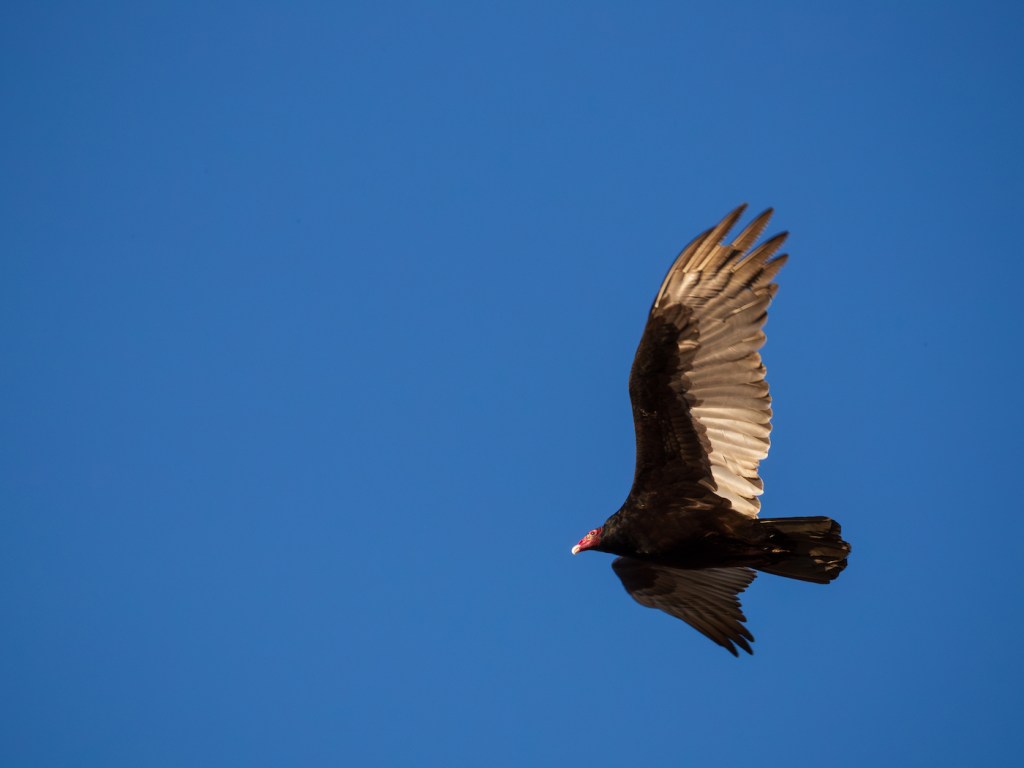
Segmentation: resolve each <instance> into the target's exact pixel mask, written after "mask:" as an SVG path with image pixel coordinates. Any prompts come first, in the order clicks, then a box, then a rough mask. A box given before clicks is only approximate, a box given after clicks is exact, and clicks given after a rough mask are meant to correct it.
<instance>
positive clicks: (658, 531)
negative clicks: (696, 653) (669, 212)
mask: <svg viewBox="0 0 1024 768" xmlns="http://www.w3.org/2000/svg"><path fill="white" fill-rule="evenodd" d="M743 210H744V207H743V206H741V207H740V208H738V209H737V210H735V211H733V212H732V213H731V214H729V216H727V217H726V218H725V219H724V220H723V221H722V222H721V223H720V224H719V225H718V226H716V227H714V228H713V229H711V230H708V231H707V232H705V233H704V234H703V235H701V236H699V237H698V238H697V239H696V240H694V241H693V242H692V243H691V244H690V245H689V246H687V248H686V249H684V250H683V252H682V253H681V254H680V255H679V257H678V258H677V259H676V261H675V263H674V264H673V265H672V268H671V269H670V270H669V273H668V275H667V276H666V277H665V280H664V282H663V283H662V286H661V289H660V290H659V292H658V295H657V296H656V298H655V300H654V305H653V306H652V307H651V312H650V316H649V318H648V321H647V326H646V327H645V329H644V333H643V336H642V338H641V340H640V345H639V347H638V349H637V353H636V358H635V360H634V362H633V369H632V372H631V374H630V381H629V393H630V400H631V402H632V404H633V421H634V426H635V429H636V442H637V450H636V472H635V475H634V480H633V488H632V490H631V491H630V494H629V497H628V498H627V499H626V501H625V503H624V504H623V505H622V507H621V508H620V509H619V511H618V512H616V513H615V514H614V515H612V516H611V517H610V518H608V520H607V521H606V522H605V523H604V525H603V526H602V527H600V528H596V529H594V530H593V531H591V532H590V533H588V534H587V535H586V536H585V537H584V538H583V539H582V540H581V541H580V542H579V544H577V545H576V547H574V548H573V553H574V554H575V553H576V552H579V551H582V550H586V549H594V550H597V551H602V552H610V553H612V554H617V555H620V557H619V559H617V560H616V561H615V562H614V563H613V564H612V565H613V567H614V569H615V571H616V573H617V574H618V575H619V577H620V578H621V579H622V582H623V584H624V586H625V587H626V589H627V590H628V591H629V592H630V594H631V595H632V596H633V597H634V598H635V599H636V600H637V601H638V602H640V603H642V604H643V605H647V606H649V607H654V608H660V609H661V610H664V611H665V612H667V613H670V614H671V615H673V616H676V617H678V618H681V619H683V620H684V621H686V622H688V623H689V624H691V625H692V626H694V627H695V628H696V629H698V630H699V631H700V632H702V633H704V634H705V635H707V636H708V637H710V638H711V639H712V640H714V641H715V642H716V643H718V644H720V645H722V646H724V647H725V648H727V649H728V650H729V651H730V652H732V653H734V654H735V653H736V646H739V647H740V648H743V649H744V650H746V651H747V652H750V645H749V642H748V641H749V640H753V637H752V636H751V635H750V633H749V631H748V630H747V629H746V627H745V626H744V625H743V622H744V621H745V618H744V616H743V614H742V612H741V610H740V605H739V600H738V597H737V596H738V594H739V593H740V592H742V591H743V590H744V589H746V587H747V586H748V585H749V584H750V582H751V581H753V579H754V577H755V575H756V574H755V571H754V570H752V569H756V570H760V571H765V572H768V573H775V574H778V575H781V576H787V577H789V578H795V579H801V580H804V581H813V582H818V583H827V582H829V581H831V580H832V579H834V578H835V577H836V576H838V575H839V573H840V572H841V571H842V570H843V568H845V567H846V558H847V555H848V554H849V551H850V546H849V544H847V543H846V542H845V541H843V539H842V537H841V533H840V528H839V525H838V524H837V523H836V522H835V521H833V520H831V519H829V518H827V517H817V516H816V517H796V518H775V519H758V517H757V515H758V512H759V510H760V502H759V501H758V496H759V495H760V494H761V491H762V487H763V486H762V483H761V480H760V478H759V477H758V474H757V468H758V464H759V462H760V461H761V459H763V458H764V457H765V456H766V455H767V453H768V445H769V439H768V436H769V433H770V431H771V423H770V421H771V415H772V414H771V398H770V397H769V395H768V385H767V383H766V382H765V380H764V365H763V364H762V363H761V356H760V353H759V349H760V347H761V345H762V344H763V343H764V331H763V330H762V326H763V324H764V320H765V317H766V312H767V308H768V304H769V303H770V301H771V298H772V297H773V296H774V295H775V291H776V288H777V286H776V285H775V284H774V283H773V282H772V278H773V277H774V275H775V274H776V273H777V272H778V270H779V268H780V267H781V266H782V265H783V263H785V259H786V257H785V255H783V256H779V257H776V258H772V256H773V254H774V253H775V251H776V250H777V249H778V247H779V246H780V245H781V244H782V241H783V240H784V239H785V234H782V235H776V236H775V237H773V238H770V239H769V240H767V241H765V242H764V243H763V244H762V245H760V246H758V247H756V248H752V246H753V245H754V243H755V242H756V240H757V238H758V237H759V236H760V234H761V232H762V231H763V229H764V227H765V225H766V224H767V222H768V218H769V217H770V215H771V210H768V211H765V212H764V213H763V214H761V215H760V216H758V217H757V218H756V219H755V220H754V221H753V222H752V223H751V224H750V225H748V226H747V227H746V228H745V229H744V230H743V231H742V232H741V233H740V234H739V235H738V236H737V237H736V238H735V239H734V240H733V241H732V242H731V243H725V242H724V238H725V236H726V234H727V233H728V231H729V230H730V229H731V228H732V226H733V225H734V224H735V223H736V221H737V220H738V218H739V217H740V215H741V214H742V212H743Z"/></svg>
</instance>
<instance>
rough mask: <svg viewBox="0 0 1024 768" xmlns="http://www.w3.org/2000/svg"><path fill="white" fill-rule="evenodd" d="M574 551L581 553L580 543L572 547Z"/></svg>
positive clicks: (575, 553)
mask: <svg viewBox="0 0 1024 768" xmlns="http://www.w3.org/2000/svg"><path fill="white" fill-rule="evenodd" d="M572 553H573V554H574V555H578V554H579V553H580V545H579V544H577V545H576V546H575V547H573V548H572Z"/></svg>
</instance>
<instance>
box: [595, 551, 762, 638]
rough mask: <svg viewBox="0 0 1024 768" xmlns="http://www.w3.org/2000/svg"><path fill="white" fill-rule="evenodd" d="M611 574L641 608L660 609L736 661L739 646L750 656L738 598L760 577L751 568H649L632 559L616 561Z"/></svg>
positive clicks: (649, 566)
mask: <svg viewBox="0 0 1024 768" xmlns="http://www.w3.org/2000/svg"><path fill="white" fill-rule="evenodd" d="M612 568H614V569H615V573H616V574H617V575H618V577H619V578H620V579H621V580H622V585H623V586H624V587H625V588H626V591H627V592H629V594H631V595H632V596H633V599H634V600H636V601H637V602H638V603H640V604H641V605H646V606H647V607H648V608H658V609H660V610H662V611H664V612H665V613H667V614H670V615H672V616H675V617H676V618H679V619H682V620H683V621H685V622H686V623H687V624H689V625H690V626H691V627H693V628H694V629H696V630H697V631H698V632H700V633H701V634H703V635H705V636H707V637H709V638H711V639H712V640H713V641H715V642H716V643H718V644H719V645H720V646H722V647H723V648H725V649H726V650H727V651H729V653H731V654H732V655H733V656H739V653H738V652H737V651H736V646H739V647H740V648H742V649H743V650H744V651H746V652H747V653H751V654H752V653H753V651H752V650H750V643H751V642H753V640H754V636H753V635H752V634H750V630H748V629H747V628H746V627H745V626H744V625H743V622H745V621H746V620H747V617H746V616H744V615H743V611H742V609H741V608H740V600H739V594H740V592H742V591H743V590H745V589H746V588H747V587H749V586H750V583H751V582H752V581H753V580H754V579H755V578H756V577H757V572H756V571H754V570H752V569H750V568H705V569H704V570H700V571H690V570H685V569H682V568H668V567H666V566H661V565H651V564H650V563H645V562H643V561H642V560H633V559H632V558H628V557H620V558H617V559H616V560H615V561H614V562H612Z"/></svg>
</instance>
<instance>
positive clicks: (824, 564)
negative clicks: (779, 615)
mask: <svg viewBox="0 0 1024 768" xmlns="http://www.w3.org/2000/svg"><path fill="white" fill-rule="evenodd" d="M760 524H761V525H763V526H766V527H767V528H768V529H769V531H768V536H769V540H770V541H771V545H772V548H773V553H772V557H771V559H770V560H769V561H768V562H767V563H764V564H758V565H756V566H755V567H756V568H757V570H759V571H764V572H765V573H774V574H775V575H777V576H785V577H787V578H790V579H800V580H801V581H813V582H815V583H817V584H828V583H829V582H830V581H832V580H833V579H835V578H836V577H837V576H838V575H839V574H840V573H842V571H843V569H844V568H845V567H846V558H847V557H848V556H849V554H850V545H849V544H848V543H847V542H846V541H844V540H843V537H842V529H841V528H840V526H839V523H837V522H836V521H835V520H833V519H831V518H829V517H778V518H768V519H763V520H761V521H760Z"/></svg>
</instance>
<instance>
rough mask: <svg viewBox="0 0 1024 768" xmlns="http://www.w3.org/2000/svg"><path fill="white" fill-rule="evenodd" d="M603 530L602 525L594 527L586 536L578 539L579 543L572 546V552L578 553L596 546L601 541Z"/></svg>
mask: <svg viewBox="0 0 1024 768" xmlns="http://www.w3.org/2000/svg"><path fill="white" fill-rule="evenodd" d="M603 530H604V528H603V527H602V528H595V529H594V530H592V531H591V532H590V533H588V534H587V535H586V536H584V537H583V538H582V539H580V543H579V544H577V545H576V546H575V547H573V548H572V553H573V554H574V555H575V554H579V553H580V552H582V551H583V550H584V549H593V548H594V547H596V546H597V545H598V544H600V543H601V531H603Z"/></svg>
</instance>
